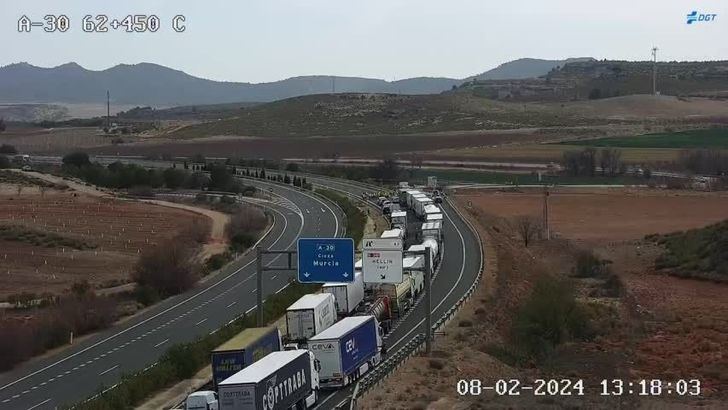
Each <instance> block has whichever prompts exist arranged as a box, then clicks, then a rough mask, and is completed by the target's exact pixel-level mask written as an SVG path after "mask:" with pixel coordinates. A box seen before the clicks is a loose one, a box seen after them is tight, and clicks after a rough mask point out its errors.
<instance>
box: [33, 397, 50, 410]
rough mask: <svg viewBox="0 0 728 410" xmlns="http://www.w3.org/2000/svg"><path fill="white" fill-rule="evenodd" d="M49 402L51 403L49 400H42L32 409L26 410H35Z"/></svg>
mask: <svg viewBox="0 0 728 410" xmlns="http://www.w3.org/2000/svg"><path fill="white" fill-rule="evenodd" d="M49 401H51V399H45V400H43V401H42V402H40V403H38V404H36V405H35V406H33V407H28V410H33V409H35V408H37V407H40V406H42V405H44V404H46V403H48V402H49Z"/></svg>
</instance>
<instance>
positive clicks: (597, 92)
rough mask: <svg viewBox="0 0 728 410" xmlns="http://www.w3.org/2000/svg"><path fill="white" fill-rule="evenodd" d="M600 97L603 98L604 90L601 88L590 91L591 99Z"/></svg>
mask: <svg viewBox="0 0 728 410" xmlns="http://www.w3.org/2000/svg"><path fill="white" fill-rule="evenodd" d="M600 98H602V90H600V89H599V88H592V89H591V91H589V99H590V100H598V99H600Z"/></svg>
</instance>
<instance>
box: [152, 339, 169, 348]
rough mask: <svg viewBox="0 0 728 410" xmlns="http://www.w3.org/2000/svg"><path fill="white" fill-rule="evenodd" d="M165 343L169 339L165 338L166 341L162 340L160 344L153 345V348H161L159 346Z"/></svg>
mask: <svg viewBox="0 0 728 410" xmlns="http://www.w3.org/2000/svg"><path fill="white" fill-rule="evenodd" d="M167 342H169V338H166V339H164V340H162V341H161V342H159V343H157V344H156V345H154V347H159V346H161V345H163V344H165V343H167Z"/></svg>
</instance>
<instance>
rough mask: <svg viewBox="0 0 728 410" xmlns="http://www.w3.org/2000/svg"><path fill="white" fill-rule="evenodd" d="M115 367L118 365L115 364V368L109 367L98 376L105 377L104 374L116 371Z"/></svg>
mask: <svg viewBox="0 0 728 410" xmlns="http://www.w3.org/2000/svg"><path fill="white" fill-rule="evenodd" d="M117 367H119V365H118V364H117V365H116V366H114V367H110V368H108V369H106V370H104V371H103V372H101V373H99V376H103V375H105V374H106V373H108V372H110V371H112V370H114V369H116V368H117Z"/></svg>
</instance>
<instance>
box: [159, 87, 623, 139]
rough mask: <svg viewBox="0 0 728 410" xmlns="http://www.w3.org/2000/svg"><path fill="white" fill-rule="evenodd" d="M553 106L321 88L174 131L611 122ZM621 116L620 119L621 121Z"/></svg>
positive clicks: (363, 131)
mask: <svg viewBox="0 0 728 410" xmlns="http://www.w3.org/2000/svg"><path fill="white" fill-rule="evenodd" d="M607 122H608V121H607V120H605V119H601V118H593V117H587V116H580V115H573V114H568V115H561V114H560V113H559V112H555V111H554V110H553V109H552V107H542V106H533V107H529V109H528V110H524V107H522V106H521V105H517V104H509V103H504V102H499V101H492V100H489V99H485V98H474V97H472V96H467V95H461V94H458V93H444V94H434V95H395V94H354V93H350V94H320V95H309V96H303V97H295V98H290V99H286V100H281V101H275V102H272V103H267V104H260V105H256V106H253V107H247V108H241V109H240V111H239V114H238V115H237V116H236V117H232V118H223V119H221V120H219V121H211V122H206V123H202V124H196V125H191V126H188V127H185V128H182V129H179V130H177V131H174V132H173V133H172V134H171V136H172V137H176V138H198V137H208V136H223V135H235V136H258V137H299V136H321V135H327V136H338V135H377V134H407V133H419V132H438V131H466V130H482V129H514V128H524V127H525V128H529V127H550V126H568V125H594V124H606V123H607ZM617 122H618V121H617Z"/></svg>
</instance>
